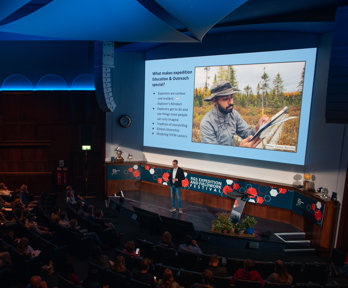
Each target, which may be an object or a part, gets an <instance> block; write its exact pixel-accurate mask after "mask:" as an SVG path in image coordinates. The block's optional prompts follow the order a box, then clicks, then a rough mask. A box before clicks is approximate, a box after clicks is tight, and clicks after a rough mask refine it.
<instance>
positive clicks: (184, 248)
mask: <svg viewBox="0 0 348 288" xmlns="http://www.w3.org/2000/svg"><path fill="white" fill-rule="evenodd" d="M178 251H180V252H189V253H194V254H202V250H201V248H199V246H198V244H197V241H196V240H193V239H192V236H191V235H186V236H185V243H183V244H180V245H179V249H178Z"/></svg>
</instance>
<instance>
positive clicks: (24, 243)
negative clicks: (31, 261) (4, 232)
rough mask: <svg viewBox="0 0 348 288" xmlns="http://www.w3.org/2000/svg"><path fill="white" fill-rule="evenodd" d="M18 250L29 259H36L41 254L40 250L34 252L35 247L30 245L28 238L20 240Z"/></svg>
mask: <svg viewBox="0 0 348 288" xmlns="http://www.w3.org/2000/svg"><path fill="white" fill-rule="evenodd" d="M16 250H17V252H18V253H19V254H22V255H25V256H28V257H29V258H35V257H37V256H39V255H40V253H41V251H40V250H34V249H33V247H31V246H30V245H29V239H28V238H26V237H23V238H21V239H20V240H19V243H18V245H17V247H16Z"/></svg>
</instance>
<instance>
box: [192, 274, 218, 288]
mask: <svg viewBox="0 0 348 288" xmlns="http://www.w3.org/2000/svg"><path fill="white" fill-rule="evenodd" d="M213 281H214V273H213V272H212V271H210V270H209V269H206V270H204V272H203V283H195V284H193V285H192V286H191V288H214V286H213Z"/></svg>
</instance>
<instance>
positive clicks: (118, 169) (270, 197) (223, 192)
mask: <svg viewBox="0 0 348 288" xmlns="http://www.w3.org/2000/svg"><path fill="white" fill-rule="evenodd" d="M169 172H170V170H168V169H163V168H158V167H155V166H150V165H127V164H122V165H117V164H114V165H107V174H106V178H107V179H106V180H107V181H108V180H135V179H136V180H142V181H147V182H151V183H157V184H159V185H168V184H167V182H166V181H167V180H168V177H169ZM185 176H186V179H185V180H183V182H182V185H183V188H185V189H187V190H192V191H198V192H203V193H209V194H213V195H218V196H221V197H228V198H230V197H231V194H232V193H233V192H239V193H243V194H245V193H247V194H248V198H247V201H248V202H251V203H257V204H260V205H268V206H272V207H278V208H283V209H287V210H292V211H294V212H295V213H297V214H299V215H303V216H305V217H306V218H309V219H311V220H312V221H313V222H315V223H317V224H318V225H320V226H322V222H323V216H324V210H325V203H324V202H320V201H316V200H315V199H312V198H310V197H307V196H306V195H303V194H301V193H299V192H297V191H294V190H289V189H286V188H281V187H272V186H265V185H260V184H256V183H251V182H245V181H240V180H238V181H237V180H233V179H228V178H221V177H211V176H205V175H200V174H193V173H186V172H185ZM233 198H234V197H233ZM234 205H238V203H237V201H236V202H235V203H234Z"/></svg>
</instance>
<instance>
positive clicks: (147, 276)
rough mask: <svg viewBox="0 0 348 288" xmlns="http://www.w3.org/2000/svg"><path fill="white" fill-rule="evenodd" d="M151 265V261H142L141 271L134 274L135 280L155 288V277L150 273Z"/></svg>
mask: <svg viewBox="0 0 348 288" xmlns="http://www.w3.org/2000/svg"><path fill="white" fill-rule="evenodd" d="M151 264H152V263H151V260H150V259H147V258H145V259H142V260H141V262H140V267H139V270H138V271H137V272H135V273H134V274H133V278H134V279H136V280H138V281H141V282H143V283H147V284H150V285H151V286H152V287H155V285H156V280H155V277H154V275H152V274H151V273H150V272H149V271H150V268H151Z"/></svg>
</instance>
